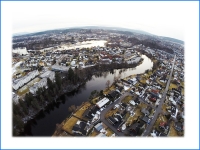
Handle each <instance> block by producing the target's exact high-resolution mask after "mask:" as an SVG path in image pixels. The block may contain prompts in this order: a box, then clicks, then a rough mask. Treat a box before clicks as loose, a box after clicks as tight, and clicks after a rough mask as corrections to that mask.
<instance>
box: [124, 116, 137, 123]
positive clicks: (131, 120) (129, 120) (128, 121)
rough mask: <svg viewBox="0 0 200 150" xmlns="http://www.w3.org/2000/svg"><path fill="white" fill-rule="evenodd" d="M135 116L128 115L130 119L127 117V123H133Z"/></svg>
mask: <svg viewBox="0 0 200 150" xmlns="http://www.w3.org/2000/svg"><path fill="white" fill-rule="evenodd" d="M134 118H135V117H134V116H129V117H128V119H127V121H126V125H128V124H129V125H131V124H132V123H133V121H134V120H135V119H136V118H135V119H134Z"/></svg>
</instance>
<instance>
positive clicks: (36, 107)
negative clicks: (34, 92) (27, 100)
mask: <svg viewBox="0 0 200 150" xmlns="http://www.w3.org/2000/svg"><path fill="white" fill-rule="evenodd" d="M31 105H32V106H33V108H35V109H36V110H39V109H40V106H39V103H38V101H37V100H36V99H35V98H34V99H33V101H32V102H31Z"/></svg>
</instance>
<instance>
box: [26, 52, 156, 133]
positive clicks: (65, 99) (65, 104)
mask: <svg viewBox="0 0 200 150" xmlns="http://www.w3.org/2000/svg"><path fill="white" fill-rule="evenodd" d="M142 58H144V60H143V63H142V64H141V65H139V66H137V67H136V68H129V69H115V70H113V72H112V73H110V72H105V73H102V74H101V76H100V75H95V76H93V77H92V80H90V81H88V82H87V83H86V84H85V85H83V86H81V87H80V88H79V89H78V90H75V91H74V92H71V93H68V94H65V95H63V96H61V97H60V102H59V103H56V104H55V103H54V104H50V105H49V106H48V109H47V110H45V111H43V112H41V114H39V115H38V116H37V118H36V119H34V120H31V121H30V122H29V123H28V125H27V126H26V128H25V135H29V136H30V135H33V136H51V135H52V134H53V132H54V131H55V128H56V124H57V123H61V122H62V121H63V120H64V119H65V118H66V117H67V116H68V115H70V114H71V112H69V110H68V108H69V107H70V106H72V105H75V106H79V105H81V104H82V103H83V102H85V101H87V100H88V98H89V96H90V93H91V92H92V91H93V90H98V91H100V90H103V89H104V88H105V87H106V81H107V80H110V82H111V83H112V82H113V81H114V77H117V76H121V78H124V77H127V76H130V75H133V74H140V73H144V71H145V70H147V69H151V68H152V66H153V63H152V62H151V60H150V59H149V58H147V57H146V56H144V55H142Z"/></svg>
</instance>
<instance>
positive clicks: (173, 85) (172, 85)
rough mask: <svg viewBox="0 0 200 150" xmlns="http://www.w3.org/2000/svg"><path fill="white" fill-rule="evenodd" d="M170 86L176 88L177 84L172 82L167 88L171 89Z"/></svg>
mask: <svg viewBox="0 0 200 150" xmlns="http://www.w3.org/2000/svg"><path fill="white" fill-rule="evenodd" d="M172 88H177V85H175V84H173V83H170V85H169V89H170V90H171V89H172Z"/></svg>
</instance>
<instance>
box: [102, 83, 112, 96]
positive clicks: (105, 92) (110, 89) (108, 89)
mask: <svg viewBox="0 0 200 150" xmlns="http://www.w3.org/2000/svg"><path fill="white" fill-rule="evenodd" d="M113 90H115V86H114V85H112V86H111V87H109V88H106V89H105V90H104V91H103V93H104V94H106V95H107V94H109V93H110V92H111V91H113Z"/></svg>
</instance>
